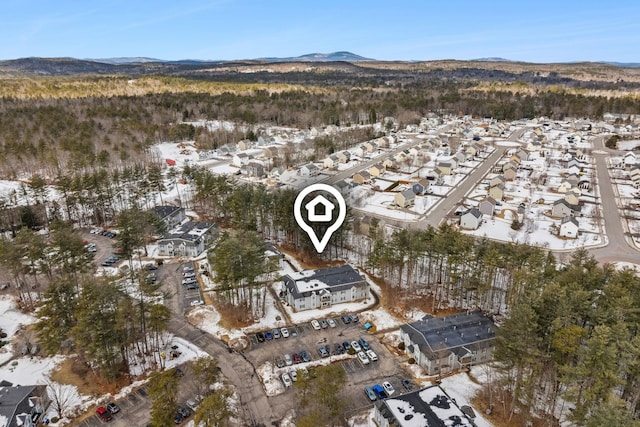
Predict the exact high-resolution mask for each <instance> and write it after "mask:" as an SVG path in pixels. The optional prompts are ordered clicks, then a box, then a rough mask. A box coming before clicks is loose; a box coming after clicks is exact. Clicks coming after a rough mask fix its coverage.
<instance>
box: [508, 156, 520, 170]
mask: <svg viewBox="0 0 640 427" xmlns="http://www.w3.org/2000/svg"><path fill="white" fill-rule="evenodd" d="M509 162H510V163H513V164H514V165H516V167H518V166H520V164H521V163H522V159H521V158H520V157H519V156H518V155H517V154H514V155H513V156H511V157H509V161H508V162H507V163H509Z"/></svg>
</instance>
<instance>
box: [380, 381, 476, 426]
mask: <svg viewBox="0 0 640 427" xmlns="http://www.w3.org/2000/svg"><path fill="white" fill-rule="evenodd" d="M465 408H469V409H471V407H470V406H466V407H465ZM467 412H469V414H468V413H467ZM470 414H471V411H469V410H468V409H467V411H463V410H462V409H461V408H460V407H458V404H457V402H456V401H455V399H452V398H451V397H449V395H448V394H447V393H446V392H445V391H444V390H442V388H440V386H439V385H431V386H428V387H426V388H423V389H420V390H415V391H412V392H409V393H405V394H401V395H399V396H389V397H388V398H386V399H382V400H378V401H376V403H375V404H374V409H373V420H374V423H375V425H376V426H377V427H445V426H455V427H475V425H476V424H475V423H474V422H473V420H472V418H471V417H470ZM473 416H475V413H473Z"/></svg>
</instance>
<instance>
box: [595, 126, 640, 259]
mask: <svg viewBox="0 0 640 427" xmlns="http://www.w3.org/2000/svg"><path fill="white" fill-rule="evenodd" d="M606 138H607V136H598V137H596V138H594V140H593V148H594V150H593V151H596V153H595V154H594V153H593V151H592V156H593V157H594V158H595V162H596V174H597V177H598V190H599V193H600V205H601V207H602V209H601V211H602V212H603V216H604V223H605V234H606V236H607V239H608V243H607V245H606V246H603V247H600V248H595V249H590V250H589V252H590V253H591V254H592V255H593V256H594V257H595V258H596V259H597V260H598V261H600V262H602V263H605V262H615V261H624V262H631V263H639V262H640V252H638V250H637V249H636V247H635V246H634V245H633V243H632V242H630V237H629V235H628V233H627V232H626V231H625V229H624V224H623V223H624V221H625V219H624V218H621V213H620V210H619V209H618V208H617V206H618V204H617V203H616V193H615V189H616V186H615V184H614V183H613V182H612V180H611V176H610V175H609V168H608V165H607V159H608V157H609V156H610V154H612V153H613V154H620V152H619V151H614V150H609V149H608V148H606V147H605V146H604V141H605V139H606Z"/></svg>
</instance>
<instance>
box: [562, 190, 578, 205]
mask: <svg viewBox="0 0 640 427" xmlns="http://www.w3.org/2000/svg"><path fill="white" fill-rule="evenodd" d="M564 200H566V201H567V203H569V204H570V205H573V206H576V205H578V204H579V203H580V200H579V199H578V196H576V193H574V192H573V191H571V190H569V191H567V192H566V193H565V194H564Z"/></svg>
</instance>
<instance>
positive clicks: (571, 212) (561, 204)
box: [551, 199, 581, 218]
mask: <svg viewBox="0 0 640 427" xmlns="http://www.w3.org/2000/svg"><path fill="white" fill-rule="evenodd" d="M580 210H581V207H580V205H571V204H569V202H567V201H566V200H565V199H558V200H556V201H555V202H553V207H552V208H551V216H552V217H554V218H564V217H566V216H575V215H577V214H579V213H580Z"/></svg>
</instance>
